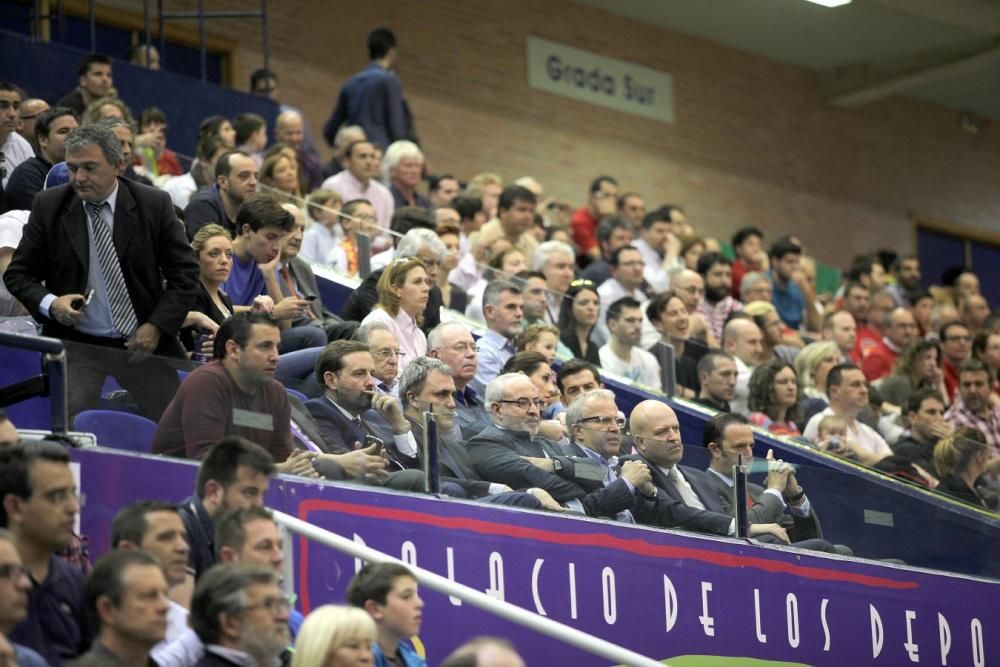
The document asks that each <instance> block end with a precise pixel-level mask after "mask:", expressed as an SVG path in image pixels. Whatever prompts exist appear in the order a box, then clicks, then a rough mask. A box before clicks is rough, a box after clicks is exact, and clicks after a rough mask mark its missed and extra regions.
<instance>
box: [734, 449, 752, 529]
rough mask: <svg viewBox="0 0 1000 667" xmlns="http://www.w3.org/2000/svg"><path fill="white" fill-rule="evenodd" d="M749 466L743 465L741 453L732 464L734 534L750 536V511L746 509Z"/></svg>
mask: <svg viewBox="0 0 1000 667" xmlns="http://www.w3.org/2000/svg"><path fill="white" fill-rule="evenodd" d="M749 472H750V466H748V465H744V463H743V455H742V454H741V455H740V456H739V458H738V460H737V463H736V465H734V466H733V507H735V508H736V536H737V537H742V538H747V537H750V513H749V511H748V509H747V501H746V499H747V473H749Z"/></svg>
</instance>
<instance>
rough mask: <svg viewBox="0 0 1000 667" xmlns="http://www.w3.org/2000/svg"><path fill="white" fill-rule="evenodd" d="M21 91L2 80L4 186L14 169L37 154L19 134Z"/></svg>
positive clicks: (0, 165)
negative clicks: (18, 116)
mask: <svg viewBox="0 0 1000 667" xmlns="http://www.w3.org/2000/svg"><path fill="white" fill-rule="evenodd" d="M20 108H21V91H20V90H18V88H17V86H15V85H14V84H13V83H11V82H10V81H3V80H0V176H2V178H3V185H4V187H7V180H8V179H10V175H11V174H12V173H14V168H15V167H17V165H19V164H21V163H22V162H24V161H25V160H27V159H29V158H30V157H32V156H33V155H34V154H35V151H34V149H33V148H32V147H31V144H30V143H29V142H28V140H27V139H25V138H24V137H22V136H21V135H20V134H18V133H17V114H18V110H19V109H20Z"/></svg>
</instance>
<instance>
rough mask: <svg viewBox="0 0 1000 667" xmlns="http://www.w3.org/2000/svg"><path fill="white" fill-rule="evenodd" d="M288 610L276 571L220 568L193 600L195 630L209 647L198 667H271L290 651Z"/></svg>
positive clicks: (203, 579)
mask: <svg viewBox="0 0 1000 667" xmlns="http://www.w3.org/2000/svg"><path fill="white" fill-rule="evenodd" d="M290 609H291V604H290V603H289V601H288V598H287V597H285V594H284V592H283V591H282V590H281V588H280V587H279V585H278V574H277V573H276V572H274V570H271V569H269V568H267V567H264V566H263V565H250V564H246V563H232V564H225V565H216V566H215V567H213V568H212V569H210V570H209V571H208V572H206V573H205V574H204V575H202V577H201V579H199V580H198V585H197V586H196V587H195V589H194V596H193V597H192V598H191V627H192V628H193V629H194V631H195V632H196V633H197V635H198V638H199V639H201V641H202V643H203V644H204V645H205V655H204V656H203V657H202V659H201V660H200V661H198V663H197V667H248V666H250V665H256V667H273V666H274V664H275V662H276V661H277V659H278V657H279V656H280V655H281V654H282V652H283V651H284V650H285V648H286V647H287V646H288V640H289V632H288V616H289V610H290Z"/></svg>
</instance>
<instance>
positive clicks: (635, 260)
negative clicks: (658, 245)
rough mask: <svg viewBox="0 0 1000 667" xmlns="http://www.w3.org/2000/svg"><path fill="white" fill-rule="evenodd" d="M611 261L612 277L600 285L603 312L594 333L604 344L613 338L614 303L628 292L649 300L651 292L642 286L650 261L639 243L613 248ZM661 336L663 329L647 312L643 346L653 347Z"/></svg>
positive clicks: (638, 298)
mask: <svg viewBox="0 0 1000 667" xmlns="http://www.w3.org/2000/svg"><path fill="white" fill-rule="evenodd" d="M609 263H610V266H611V277H610V278H609V279H608V280H605V281H604V282H603V283H601V285H600V286H599V287H598V288H597V294H598V295H599V296H600V297H601V314H600V316H599V317H598V318H597V326H596V328H595V330H594V333H593V334H591V335H592V336H593V338H594V341H595V342H596V343H597V345H598V346H600V345H604V344H605V343H607V342H608V340H609V339H610V338H611V332H610V331H609V330H608V323H607V321H606V320H607V315H608V309H609V308H610V307H611V304H613V303H614V302H615V301H617V300H618V299H621V298H622V297H626V296H627V297H631V298H633V299H635V300H636V301H638V302H639V304H640V305H641V304H645V303H646V302H647V301H649V296H648V295H647V294H646V293H645V292H644V291H643V289H642V288H643V284H644V283H645V279H644V278H643V276H642V271H643V268H645V266H646V262H645V261H644V260H643V258H642V253H640V252H639V250H638V249H637V248H636V247H635V246H632V245H627V246H623V247H621V248H618V249H617V250H615V251H613V252H612V253H611V255H610V257H609ZM643 310H645V309H643ZM659 340H660V333H659V332H658V331H657V330H656V329H655V328H654V327H653V324H652V323H651V322H650V321H649V318H647V317H646V316H645V314H643V316H642V339H641V341H640V346H641V347H642V348H643V349H649V348H650V347H652V346H653V345H655V344H656V343H657V342H658V341H659Z"/></svg>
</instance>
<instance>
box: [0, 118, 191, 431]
mask: <svg viewBox="0 0 1000 667" xmlns="http://www.w3.org/2000/svg"><path fill="white" fill-rule="evenodd" d="M65 153H66V165H67V167H68V169H69V172H70V174H71V181H70V184H69V186H66V187H56V188H51V189H49V190H44V191H42V192H40V193H38V195H36V196H35V199H34V204H33V207H32V212H31V217H30V218H29V219H28V224H27V225H25V227H24V232H23V236H22V237H21V242H20V243H19V244H18V247H17V250H16V251H15V252H14V256H13V258H12V259H11V262H10V266H9V267H8V268H7V270H6V272H5V273H4V276H3V277H4V282H5V283H6V285H7V288H8V289H9V290H10V293H11V294H12V295H13V296H14V297H15V298H16V299H17V300H18V301H20V302H21V304H23V305H24V306H25V308H27V309H28V310H29V311H30V312H31V314H32V316H33V317H35V319H36V320H38V321H39V322H41V323H42V333H43V334H44V335H46V336H51V337H53V338H60V339H64V340H70V341H75V342H77V343H83V344H86V347H85V348H84V346H83V345H80V346H71V347H69V348H68V350H67V354H68V357H69V362H70V365H71V367H72V369H73V370H72V373H71V375H72V378H73V381H72V382H71V383H69V412H70V414H71V415H72V414H76V413H78V412H80V411H81V410H86V409H88V408H91V407H94V406H95V405H96V403H97V400H98V399H99V398H100V392H101V387H102V386H103V384H104V380H105V378H106V377H107V376H109V375H111V376H114V377H115V378H117V380H118V381H119V382H120V383H121V385H122V386H123V387H125V388H126V389H128V390H129V392H130V393H131V395H132V397H133V398H134V399H135V401H136V403H137V404H138V405H139V410H140V412H141V413H142V414H143V415H144V416H146V417H148V418H150V419H152V420H153V421H158V420H159V419H160V416H161V415H162V414H163V411H164V409H165V408H166V406H167V404H168V403H169V402H170V399H171V397H172V396H173V394H174V392H176V391H177V386H178V380H177V373H176V372H175V371H174V369H172V368H171V367H170V366H169V365H168V364H167V363H166V362H165V361H164V360H163V359H155V358H154V359H150V358H149V356H150V355H152V354H157V355H169V356H175V357H184V356H185V355H184V350H183V348H182V347H181V345H180V343H179V342H178V340H177V331H178V329H180V327H181V324H182V323H183V322H184V318H185V317H186V316H187V314H188V310H189V309H190V307H191V305H192V303H193V301H194V297H195V290H196V289H197V280H198V266H197V264H196V263H195V261H194V258H193V257H192V255H191V248H190V246H189V245H188V244H187V241H186V240H185V238H184V232H183V230H182V229H181V226H180V224H179V223H178V222H177V217H176V216H175V215H174V209H173V205H172V204H171V203H170V197H169V196H167V194H166V193H165V192H162V191H159V190H155V189H154V188H148V187H145V186H142V185H138V184H136V183H135V182H134V181H130V180H126V179H122V178H119V174H120V173H121V170H122V168H123V166H124V164H125V161H124V158H123V146H122V141H121V140H120V139H119V138H118V137H117V136H116V134H115V132H114V131H113V130H112V129H111V128H109V127H106V126H104V125H101V124H98V125H92V126H88V127H81V128H79V129H77V130H74V131H73V132H72V133H71V134H70V135H69V136H68V137H67V138H66V141H65Z"/></svg>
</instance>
